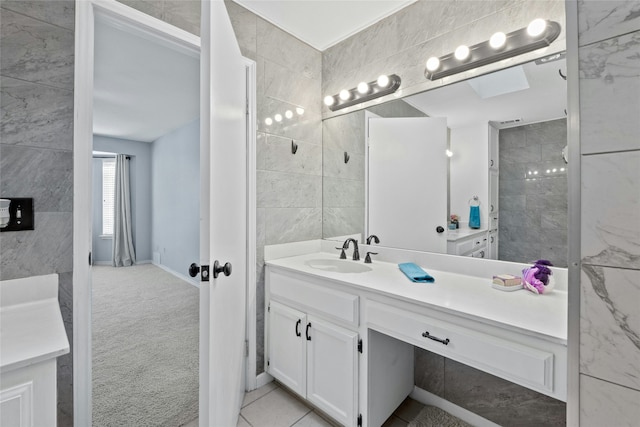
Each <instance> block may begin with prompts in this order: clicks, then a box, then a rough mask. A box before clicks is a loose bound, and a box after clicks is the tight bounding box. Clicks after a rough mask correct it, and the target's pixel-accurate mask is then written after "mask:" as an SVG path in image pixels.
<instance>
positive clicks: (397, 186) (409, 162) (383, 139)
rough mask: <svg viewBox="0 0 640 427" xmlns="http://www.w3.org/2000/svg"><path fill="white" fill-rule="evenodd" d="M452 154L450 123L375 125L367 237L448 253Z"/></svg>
mask: <svg viewBox="0 0 640 427" xmlns="http://www.w3.org/2000/svg"><path fill="white" fill-rule="evenodd" d="M446 149H447V121H446V119H445V118H436V117H419V118H407V117H402V118H372V119H370V120H369V149H368V152H369V162H368V185H367V193H368V196H367V200H368V206H367V216H368V226H369V229H368V232H367V234H372V233H373V234H376V235H378V236H380V239H381V240H383V241H384V245H385V246H389V247H394V248H402V249H413V250H419V251H428V252H439V253H446V252H447V239H446V228H447V197H448V195H447V162H448V157H447V156H446V154H445V151H446ZM438 227H442V228H443V231H442V232H438V231H437V230H438Z"/></svg>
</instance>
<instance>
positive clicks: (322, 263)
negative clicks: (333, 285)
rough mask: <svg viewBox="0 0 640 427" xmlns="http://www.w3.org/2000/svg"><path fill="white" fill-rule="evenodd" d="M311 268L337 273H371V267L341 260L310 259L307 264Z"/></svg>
mask: <svg viewBox="0 0 640 427" xmlns="http://www.w3.org/2000/svg"><path fill="white" fill-rule="evenodd" d="M305 264H307V265H308V266H309V267H311V268H315V269H318V270H323V271H332V272H335V273H365V272H367V271H371V267H369V266H367V265H364V264H361V263H359V262H357V261H347V260H341V259H310V260H308V261H306V262H305Z"/></svg>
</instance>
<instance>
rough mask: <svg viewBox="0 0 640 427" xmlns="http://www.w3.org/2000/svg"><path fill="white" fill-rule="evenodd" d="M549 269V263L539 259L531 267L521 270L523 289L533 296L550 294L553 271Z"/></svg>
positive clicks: (552, 283)
mask: <svg viewBox="0 0 640 427" xmlns="http://www.w3.org/2000/svg"><path fill="white" fill-rule="evenodd" d="M549 267H553V264H551V262H550V261H548V260H546V259H539V260H538V261H536V262H535V263H534V265H533V267H527V268H525V269H524V270H522V282H523V284H524V287H525V288H526V289H528V290H530V291H531V292H533V293H535V294H544V293H549V292H551V290H552V289H553V285H554V280H553V278H552V277H551V276H552V275H553V271H551V269H550V268H549Z"/></svg>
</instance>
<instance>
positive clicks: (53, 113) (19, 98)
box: [0, 77, 73, 150]
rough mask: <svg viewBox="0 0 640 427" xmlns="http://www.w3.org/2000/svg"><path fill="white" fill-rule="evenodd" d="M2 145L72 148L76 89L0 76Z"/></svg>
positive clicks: (0, 131)
mask: <svg viewBox="0 0 640 427" xmlns="http://www.w3.org/2000/svg"><path fill="white" fill-rule="evenodd" d="M0 92H1V93H2V96H1V97H0V106H1V107H0V108H1V119H0V135H1V138H2V143H3V144H11V145H26V146H32V147H43V148H58V149H63V150H71V149H72V148H73V92H71V91H69V90H66V89H57V88H53V87H50V86H44V85H40V84H37V83H29V82H26V81H23V80H16V79H12V78H9V77H0Z"/></svg>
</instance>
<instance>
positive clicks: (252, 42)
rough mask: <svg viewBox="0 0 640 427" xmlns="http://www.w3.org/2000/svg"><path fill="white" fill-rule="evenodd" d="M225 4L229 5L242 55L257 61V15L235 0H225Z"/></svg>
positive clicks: (230, 16) (228, 8) (228, 9)
mask: <svg viewBox="0 0 640 427" xmlns="http://www.w3.org/2000/svg"><path fill="white" fill-rule="evenodd" d="M224 4H225V6H227V12H228V13H229V18H231V25H232V26H233V31H234V32H235V34H236V39H237V40H238V45H240V51H241V52H242V55H243V56H245V57H247V58H250V59H253V60H254V61H255V59H256V52H257V50H256V34H257V32H256V25H257V24H256V22H257V19H258V18H257V16H256V15H255V14H253V13H252V12H250V11H248V10H247V9H245V8H244V7H242V6H240V5H239V4H237V3H236V2H234V1H231V0H225V2H224Z"/></svg>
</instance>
